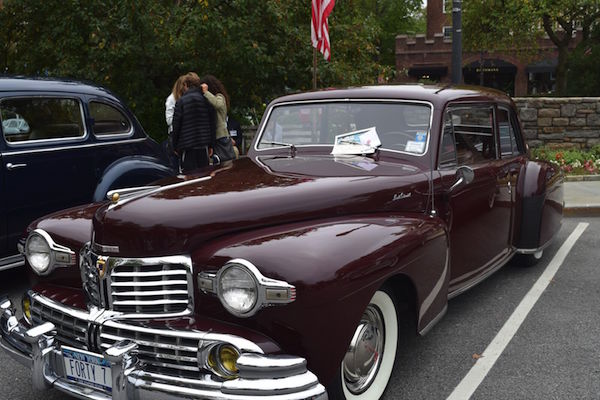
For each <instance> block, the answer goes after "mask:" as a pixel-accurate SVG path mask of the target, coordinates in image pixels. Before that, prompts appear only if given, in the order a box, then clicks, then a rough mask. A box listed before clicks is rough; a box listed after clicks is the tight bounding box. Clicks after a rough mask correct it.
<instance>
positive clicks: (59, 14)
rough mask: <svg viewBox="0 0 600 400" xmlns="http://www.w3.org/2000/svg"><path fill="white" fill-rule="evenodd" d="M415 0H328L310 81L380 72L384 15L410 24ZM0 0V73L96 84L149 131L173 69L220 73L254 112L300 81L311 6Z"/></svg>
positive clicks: (198, 0)
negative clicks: (322, 45) (325, 50)
mask: <svg viewBox="0 0 600 400" xmlns="http://www.w3.org/2000/svg"><path fill="white" fill-rule="evenodd" d="M417 3H420V0H400V1H398V0H370V1H367V0H346V1H339V2H338V4H337V5H336V7H335V9H334V11H333V14H332V16H331V17H330V37H331V46H332V60H331V62H329V63H327V62H324V61H323V60H322V59H320V60H319V65H318V67H319V87H329V86H347V85H362V84H372V83H375V82H377V78H378V76H379V75H381V74H382V73H384V74H385V73H387V74H388V75H389V74H391V72H392V70H393V68H394V67H393V65H394V63H393V62H392V63H391V64H386V63H387V62H388V61H389V60H388V61H385V62H384V59H385V57H387V56H385V57H384V56H382V54H383V53H384V52H385V53H386V54H388V55H390V54H393V52H394V50H393V43H388V42H387V41H388V39H385V40H383V39H382V38H383V37H388V38H391V37H392V35H394V36H395V35H396V33H397V32H396V31H395V30H396V29H399V28H397V26H398V25H394V24H400V23H402V24H406V25H407V26H408V25H410V24H411V20H412V18H413V17H412V16H411V14H410V13H411V12H412V11H411V10H413V9H414V7H415V6H416V4H417ZM0 4H1V5H0V24H2V27H3V29H2V30H1V31H0V63H1V65H0V68H1V69H2V70H3V72H4V73H9V74H21V75H38V76H58V77H69V78H74V79H83V80H89V81H92V82H95V83H97V84H100V85H103V86H106V87H108V88H109V89H111V90H112V91H114V92H115V93H117V94H118V95H119V96H121V97H123V98H124V99H125V101H126V102H127V103H128V104H129V106H130V107H131V108H132V109H133V111H134V112H135V114H136V116H137V117H138V118H139V119H140V121H141V122H142V125H143V126H144V127H145V129H146V130H147V131H148V133H150V134H151V135H152V136H153V137H154V138H156V139H161V138H163V137H164V136H165V134H166V126H165V122H164V101H165V98H166V97H167V95H168V94H169V91H170V90H171V86H172V84H173V82H174V81H175V80H176V79H177V77H178V76H179V75H181V74H184V73H187V72H188V71H196V72H197V73H198V74H199V75H203V74H205V73H211V74H213V75H215V76H217V77H218V78H219V79H221V80H222V81H223V83H224V84H225V86H226V87H227V89H228V91H229V94H230V97H231V99H232V107H233V109H232V111H231V113H232V114H234V115H236V116H237V117H238V118H240V117H244V116H247V115H255V116H256V117H260V115H261V114H262V110H263V109H264V104H265V103H267V102H268V101H270V100H271V99H273V98H274V97H276V96H279V95H282V94H285V93H290V92H294V91H298V90H308V89H310V88H311V82H312V74H311V68H312V47H311V43H310V12H311V9H310V2H307V1H306V0H265V1H256V0H176V1H172V0H148V1H145V2H139V1H137V0H88V1H79V0H45V1H43V2H40V1H38V0H4V1H2V2H0ZM373 10H374V11H373ZM396 20H397V21H396ZM386 21H387V22H386ZM392 32H393V33H392ZM384 42H385V43H384ZM245 122H246V121H245ZM251 122H253V123H256V122H257V119H254V120H253V121H251Z"/></svg>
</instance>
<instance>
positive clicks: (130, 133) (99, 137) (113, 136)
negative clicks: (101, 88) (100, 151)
mask: <svg viewBox="0 0 600 400" xmlns="http://www.w3.org/2000/svg"><path fill="white" fill-rule="evenodd" d="M92 103H100V104H103V105H105V106H108V107H112V108H114V109H115V110H117V111H118V112H119V113H120V114H122V115H123V116H124V117H125V118H126V119H127V121H128V122H129V131H127V132H125V133H111V134H108V135H97V134H96V132H94V126H93V124H92V123H91V122H92V120H93V119H94V117H93V116H92V113H91V107H90V105H91V104H92ZM87 107H88V113H89V114H90V125H92V126H91V130H92V135H94V137H95V138H96V139H97V140H99V141H104V140H110V139H116V138H127V137H131V136H133V134H134V133H135V129H134V128H133V121H132V120H131V118H129V116H128V115H127V113H126V112H125V110H123V109H122V108H120V107H118V106H117V105H115V104H113V103H111V102H109V101H106V100H104V99H101V98H92V99H89V100H88V102H87Z"/></svg>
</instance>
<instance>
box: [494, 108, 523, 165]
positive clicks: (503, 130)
mask: <svg viewBox="0 0 600 400" xmlns="http://www.w3.org/2000/svg"><path fill="white" fill-rule="evenodd" d="M511 114H512V113H511ZM498 129H499V134H500V152H501V154H502V157H511V156H516V155H519V154H521V153H523V149H522V147H523V146H522V145H521V142H520V141H519V140H518V136H517V132H518V124H517V123H516V122H515V120H514V118H511V115H510V114H509V112H508V110H506V109H504V108H499V109H498Z"/></svg>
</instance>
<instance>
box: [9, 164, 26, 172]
mask: <svg viewBox="0 0 600 400" xmlns="http://www.w3.org/2000/svg"><path fill="white" fill-rule="evenodd" d="M26 166H27V164H13V163H8V164H6V169H7V170H9V171H12V170H13V169H17V168H23V167H26Z"/></svg>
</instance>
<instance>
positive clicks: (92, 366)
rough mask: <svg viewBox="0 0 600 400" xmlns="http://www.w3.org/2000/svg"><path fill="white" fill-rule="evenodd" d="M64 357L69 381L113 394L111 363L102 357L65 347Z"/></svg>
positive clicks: (63, 349) (63, 350)
mask: <svg viewBox="0 0 600 400" xmlns="http://www.w3.org/2000/svg"><path fill="white" fill-rule="evenodd" d="M62 355H63V361H64V364H65V376H66V378H67V379H69V380H72V381H75V382H79V383H83V384H86V385H89V386H92V387H95V388H98V389H102V390H105V391H107V392H112V374H111V369H110V363H109V362H108V361H107V360H105V359H104V358H103V357H102V356H99V355H97V354H93V353H89V352H86V351H82V350H75V349H71V348H65V347H63V348H62Z"/></svg>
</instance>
